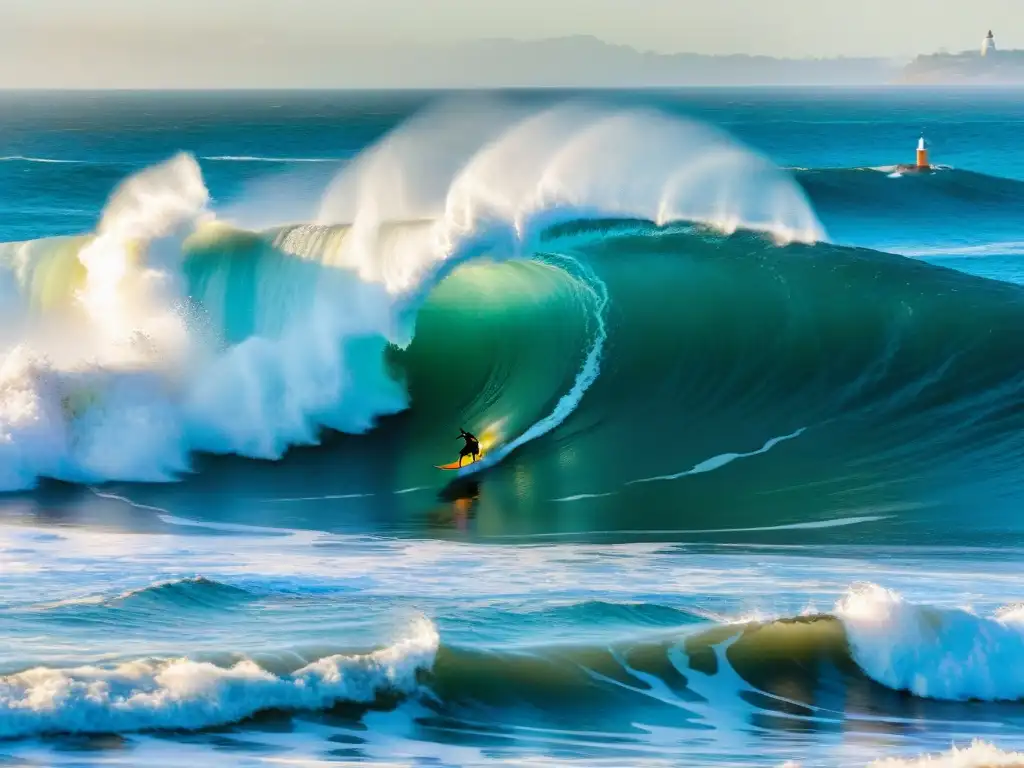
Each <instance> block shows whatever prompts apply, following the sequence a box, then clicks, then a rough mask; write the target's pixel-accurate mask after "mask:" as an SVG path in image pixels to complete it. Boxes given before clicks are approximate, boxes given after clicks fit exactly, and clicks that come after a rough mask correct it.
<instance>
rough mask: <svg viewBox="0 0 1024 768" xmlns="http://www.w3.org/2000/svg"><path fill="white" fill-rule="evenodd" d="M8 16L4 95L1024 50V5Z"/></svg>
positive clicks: (227, 1) (110, 3) (149, 0)
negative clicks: (209, 74)
mask: <svg viewBox="0 0 1024 768" xmlns="http://www.w3.org/2000/svg"><path fill="white" fill-rule="evenodd" d="M0 10H2V11H3V13H2V14H0V16H2V23H0V85H14V84H18V83H22V84H28V85H36V84H42V85H61V84H66V85H78V84H82V83H83V82H87V81H88V82H92V81H95V80H103V79H104V78H111V77H113V76H114V74H115V73H116V71H117V70H118V69H119V68H122V67H124V66H125V65H126V63H128V64H130V67H131V68H132V69H133V70H134V71H133V73H132V76H133V77H134V78H135V80H133V82H135V81H138V82H143V81H146V79H147V78H151V79H154V81H161V82H164V81H167V80H168V78H170V79H171V80H173V78H174V77H175V72H177V71H179V70H180V71H182V72H187V71H191V70H192V69H197V71H198V68H199V66H200V62H201V63H202V66H203V67H211V66H213V67H217V68H224V69H225V71H228V70H230V71H232V72H234V73H235V74H234V75H232V76H233V77H234V78H235V79H238V78H241V79H242V80H245V78H246V77H247V76H246V75H245V72H246V71H248V70H250V69H251V70H253V72H254V74H253V75H252V77H253V78H258V77H259V76H260V75H258V72H260V71H263V70H265V68H266V67H268V66H269V61H270V60H273V61H274V64H275V66H276V67H277V69H278V71H279V72H284V73H287V71H289V70H290V69H294V70H295V78H296V81H297V82H296V84H301V80H302V77H304V74H303V72H302V71H301V69H302V68H301V67H299V66H298V64H296V65H295V66H292V65H291V64H290V59H291V58H292V57H293V56H294V58H295V61H296V62H297V61H298V59H300V58H303V57H305V58H306V59H308V58H309V57H310V56H312V55H314V54H315V55H319V56H320V57H321V59H322V60H323V61H329V60H332V61H336V62H338V65H339V66H346V67H347V66H358V63H357V62H355V61H350V60H349V59H350V58H351V55H350V49H352V48H353V47H355V46H364V45H394V44H403V43H411V42H415V43H433V44H437V43H452V42H459V41H464V40H471V39H479V38H489V37H509V38H518V39H527V40H529V39H537V38H546V37H557V36H564V35H594V36H597V37H600V38H602V39H604V40H607V41H609V42H614V43H622V44H627V45H631V46H634V47H636V48H639V49H643V50H654V51H659V52H663V53H676V52H696V53H758V54H769V55H774V56H785V57H806V56H822V57H827V56H838V55H843V56H893V57H905V58H909V57H912V56H913V55H915V54H917V53H923V52H934V51H936V50H939V49H943V48H946V49H950V50H954V51H958V50H963V49H966V48H976V47H978V46H979V44H980V42H981V38H982V36H983V35H984V33H985V32H986V31H987V30H988V29H989V28H990V27H991V28H992V29H993V30H994V31H995V33H996V40H997V43H998V44H999V46H1000V47H1003V48H1013V47H1020V48H1024V0H0ZM186 57H189V58H192V57H194V61H193V62H192V63H189V62H187V61H184V60H183V59H185V58H186ZM195 75H196V76H198V74H197V73H195ZM282 77H284V78H285V79H287V75H286V74H282ZM240 84H246V83H244V82H243V83H240ZM253 84H257V83H253Z"/></svg>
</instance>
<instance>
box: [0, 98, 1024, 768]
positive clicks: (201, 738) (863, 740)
mask: <svg viewBox="0 0 1024 768" xmlns="http://www.w3.org/2000/svg"><path fill="white" fill-rule="evenodd" d="M0 102H2V106H3V109H2V110H0V156H2V158H0V241H2V242H0V267H2V270H0V313H2V314H3V324H2V328H3V330H2V331H0V342H2V344H3V357H2V359H0V488H2V490H3V491H4V492H5V493H4V495H3V496H2V497H0V577H2V584H3V590H2V591H0V639H2V642H0V756H2V759H6V760H8V761H10V762H13V763H14V764H28V765H35V764H40V765H51V764H66V765H83V764H99V763H104V764H109V763H123V764H129V765H139V764H146V765H181V764H182V763H184V762H185V761H189V762H192V763H195V764H197V765H203V764H217V765H223V764H234V765H263V764H268V763H281V762H286V763H292V764H317V765H319V764H331V763H332V762H336V763H340V764H350V763H353V762H355V763H360V762H365V763H371V764H374V763H377V764H388V765H392V764H399V765H406V764H410V765H411V764H417V765H419V764H422V765H460V766H461V765H483V764H491V763H502V764H506V763H508V764H523V763H530V762H532V763H540V764H552V765H568V764H581V765H630V766H633V765H652V766H653V765H658V766H660V765H748V764H749V765H781V764H783V763H786V762H787V761H794V762H796V763H799V764H800V765H806V766H811V765H821V766H834V765H843V766H846V765H848V766H862V765H867V764H868V763H870V762H871V761H873V760H876V759H883V758H894V759H904V760H908V761H910V760H913V759H914V758H915V757H916V756H917V755H920V754H922V753H925V752H939V751H944V750H948V749H949V747H950V744H951V742H952V743H956V744H958V745H960V746H961V747H963V748H965V749H967V751H965V752H961V753H958V754H955V755H954V754H950V755H947V757H948V759H949V760H951V761H952V762H950V763H949V764H950V765H954V764H955V765H990V764H992V761H993V760H995V759H1005V760H1011V761H1012V757H1009V756H1007V753H1008V751H1010V750H1013V749H1014V748H1020V747H1022V742H1024V736H1022V734H1024V731H1022V724H1024V721H1022V716H1024V708H1022V707H1021V705H1020V704H1019V700H1020V699H1021V698H1022V697H1024V613H1022V612H1021V609H1020V608H1019V606H1018V601H1020V600H1021V591H1020V584H1021V578H1020V577H1021V572H1022V569H1021V565H1020V563H1021V555H1022V553H1024V549H1022V547H1024V535H1022V534H1024V527H1022V525H1021V524H1020V523H1019V510H1020V509H1021V508H1022V507H1021V505H1022V502H1024V485H1022V484H1021V482H1020V480H1019V478H1020V471H1019V465H1020V459H1021V457H1022V455H1024V429H1022V428H1024V423H1022V418H1024V416H1022V412H1021V409H1020V407H1019V402H1020V393H1021V390H1022V387H1024V375H1022V372H1021V365H1020V360H1021V359H1022V353H1024V340H1022V337H1021V335H1020V333H1019V331H1020V330H1021V328H1022V327H1024V288H1022V287H1020V283H1022V282H1024V271H1022V270H1021V267H1020V263H1021V262H1020V259H1021V253H1022V250H1021V244H1022V243H1024V239H1021V237H1020V235H1019V233H1018V232H1017V229H1018V226H1019V225H1018V221H1017V219H1018V215H1017V214H1018V209H1019V208H1020V206H1021V203H1022V202H1024V162H1022V161H1021V160H1020V157H1019V154H1018V153H1017V152H1016V148H1015V141H1016V138H1015V137H1016V135H1017V133H1018V132H1019V129H1020V127H1021V125H1022V124H1024V99H1021V98H1019V96H1018V95H1017V94H1015V93H1014V92H1010V91H999V92H985V91H982V92H975V91H967V90H959V91H954V92H928V91H919V90H915V91H900V90H889V91H885V92H855V91H842V92H830V93H820V92H811V91H780V90H760V91H739V90H723V91H707V90H702V91H694V92H679V93H660V92H651V93H645V94H623V93H609V94H587V95H586V96H585V98H584V97H581V95H579V94H560V93H544V94H535V93H514V94H504V95H494V94H491V95H465V94H462V95H457V96H452V95H444V94H359V95H346V94H299V95H296V94H274V93H256V94H229V95H224V94H220V95H216V96H212V95H197V94H173V95H147V94H113V95H95V94H80V95H71V94H63V95H41V94H17V95H13V94H5V95H2V96H0ZM922 128H924V129H925V130H926V132H927V135H928V136H929V138H930V139H931V142H932V153H933V160H934V161H936V162H938V163H940V164H941V166H940V167H939V169H938V170H937V171H936V172H935V173H934V174H930V175H914V174H898V173H893V167H892V166H893V165H894V164H895V163H898V162H905V161H907V160H909V159H910V155H911V151H912V149H913V147H914V145H915V143H916V139H917V135H918V132H919V131H920V130H921V129H922ZM460 427H464V428H466V429H469V430H470V431H472V432H475V433H476V434H478V435H480V436H481V438H482V440H483V443H484V447H485V451H486V456H485V459H484V460H483V461H482V462H481V463H479V464H477V465H475V466H473V467H470V468H467V469H465V470H462V471H461V472H452V473H443V472H440V471H438V470H436V469H435V468H434V465H435V464H441V463H444V462H446V461H450V460H451V459H452V458H453V457H454V456H455V455H456V453H457V449H458V447H459V445H460V443H459V442H458V441H457V440H456V439H455V436H456V434H457V433H458V430H459V428H460ZM973 739H982V740H983V741H984V742H986V743H987V744H989V745H992V746H987V745H985V744H979V745H977V746H975V747H973V748H969V747H970V743H971V741H972V740H973ZM968 748H969V749H968ZM998 750H1003V752H999V751H998ZM993 754H995V757H993Z"/></svg>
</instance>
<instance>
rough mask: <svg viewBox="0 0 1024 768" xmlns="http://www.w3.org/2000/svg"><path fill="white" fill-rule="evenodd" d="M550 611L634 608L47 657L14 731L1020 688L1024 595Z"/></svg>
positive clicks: (862, 722) (833, 709)
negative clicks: (572, 627)
mask: <svg viewBox="0 0 1024 768" xmlns="http://www.w3.org/2000/svg"><path fill="white" fill-rule="evenodd" d="M175 609H176V610H185V611H188V610H191V608H190V606H187V605H183V604H178V605H176V606H175ZM536 620H537V621H544V622H547V623H549V624H550V623H551V622H562V621H569V622H575V621H585V622H587V626H592V627H593V626H602V625H605V626H607V625H609V623H611V624H613V625H614V624H616V623H619V622H621V623H622V630H620V631H619V632H618V633H617V636H616V637H613V638H612V639H610V640H609V641H608V642H600V641H598V642H594V641H593V640H590V641H588V642H586V643H581V642H572V641H569V642H563V643H553V644H548V645H532V646H530V645H525V646H520V647H515V648H512V649H508V648H499V647H495V648H487V647H480V646H478V645H474V646H459V645H446V644H442V643H441V640H440V638H439V636H438V630H437V629H436V628H435V627H434V626H433V625H431V624H430V623H429V622H426V620H418V621H416V622H414V623H413V625H412V627H411V628H410V629H409V630H408V632H407V636H406V637H404V638H402V639H399V640H398V641H396V642H395V643H393V644H392V645H390V646H386V647H383V648H380V649H378V650H375V651H372V652H369V653H366V652H362V653H355V652H352V651H342V652H335V653H332V654H330V655H325V656H322V657H318V658H315V659H312V660H303V659H299V660H297V659H296V654H295V653H292V652H284V653H281V654H280V658H279V659H277V660H276V661H274V660H272V659H273V654H271V653H269V652H266V653H263V654H262V657H263V658H262V659H261V660H260V661H256V660H254V659H251V658H248V657H242V656H239V655H238V654H229V653H222V654H220V655H219V656H218V657H217V658H213V657H211V658H210V659H209V660H197V659H189V658H144V659H134V660H128V661H123V662H121V663H119V664H99V665H93V666H82V667H68V668H61V669H56V668H49V667H38V668H35V669H29V670H24V671H17V672H14V673H11V674H7V675H4V676H2V677H0V714H3V715H4V717H2V718H0V723H2V730H0V738H20V737H26V736H33V735H38V734H47V733H129V732H133V731H140V730H202V729H207V728H210V727H214V726H219V725H227V724H232V723H236V722H239V721H243V720H246V719H248V718H250V717H252V716H255V715H257V714H259V713H261V712H267V711H275V712H279V713H280V712H286V713H294V712H298V713H302V712H315V711H323V710H328V711H329V710H333V709H335V708H337V707H343V708H344V707H348V708H353V707H354V708H355V709H356V710H357V711H364V710H365V709H366V708H369V707H374V708H384V709H387V708H392V707H394V706H395V705H397V704H399V703H401V702H402V701H403V700H406V699H412V700H414V701H416V702H417V703H419V704H420V705H422V706H423V707H425V708H426V709H427V711H428V714H429V715H430V716H431V717H437V718H441V719H445V720H447V721H448V724H449V726H452V727H455V728H460V727H461V728H465V727H467V726H469V725H470V724H472V723H474V722H475V723H477V724H481V723H495V722H496V718H495V717H494V713H495V711H500V712H501V713H502V716H501V718H500V723H501V725H502V726H503V727H512V728H515V727H533V728H536V727H537V726H541V727H542V728H543V727H546V726H550V725H551V723H550V720H549V718H551V717H556V720H557V722H559V723H560V727H563V728H580V729H584V728H586V729H587V730H591V731H592V730H594V729H593V727H592V724H593V722H594V720H595V718H598V719H599V721H601V722H604V723H605V724H606V728H607V736H608V738H610V739H616V738H621V739H624V740H626V741H630V740H632V739H634V738H640V734H637V733H632V729H631V728H629V727H627V725H628V723H627V722H626V721H623V720H622V719H621V718H620V717H619V716H618V714H617V713H623V712H625V713H628V718H629V721H628V722H633V723H635V722H643V723H648V724H651V725H657V724H659V723H663V724H665V725H670V726H671V727H674V728H683V729H696V730H707V729H709V728H710V729H715V730H718V729H721V731H722V733H723V734H724V735H723V737H724V738H727V737H728V735H729V733H730V730H729V726H730V724H732V725H735V724H736V723H747V724H748V726H749V727H754V728H756V729H760V730H764V731H776V730H780V731H785V730H790V729H798V730H800V729H825V730H832V729H837V728H843V729H846V730H848V729H850V728H853V729H855V730H858V731H860V730H863V731H864V732H865V733H870V732H871V731H872V730H873V729H874V728H876V727H877V726H878V724H879V723H882V724H886V726H887V727H889V728H896V729H899V728H902V727H905V726H906V727H913V723H914V722H915V718H920V717H921V716H922V713H924V714H925V715H926V716H927V717H929V718H931V719H936V720H938V719H956V718H963V717H965V715H964V712H963V711H961V710H957V709H956V708H955V702H958V701H966V700H975V701H977V700H982V701H990V702H995V701H1003V700H1017V699H1020V698H1021V697H1022V694H1024V690H1021V688H1020V686H1019V683H1018V681H1019V679H1020V678H1019V676H1018V675H1015V674H1007V670H1009V671H1010V672H1012V671H1013V670H1016V669H1017V668H1018V667H1019V666H1020V664H1021V663H1022V661H1024V645H1022V639H1021V638H1022V637H1024V634H1022V627H1021V617H1020V611H1019V609H1016V610H1014V609H1006V610H1004V611H1001V612H999V613H998V614H997V615H995V616H993V617H984V616H978V615H975V614H973V613H970V612H968V611H965V610H960V609H952V610H951V609H947V608H938V607H934V606H928V605H915V604H912V603H909V602H906V601H905V600H904V599H903V598H902V597H900V596H899V595H898V594H895V593H893V592H890V591H887V590H884V589H881V588H879V587H877V586H874V585H860V586H855V587H853V588H851V589H850V591H849V592H848V593H847V595H846V596H845V597H844V598H843V599H841V600H840V601H839V603H838V604H837V605H836V607H835V609H834V610H833V611H832V612H831V613H827V614H825V613H817V614H815V613H811V614H807V615H802V616H795V617H782V618H778V619H767V620H756V621H755V620H751V621H738V622H735V623H729V624H716V623H713V622H711V621H709V620H708V619H707V618H706V617H702V616H701V615H700V614H699V613H694V612H690V611H685V610H678V609H672V608H669V607H667V606H661V605H657V604H631V605H618V604H615V603H606V602H591V603H584V604H576V605H570V606H562V607H547V608H545V609H544V610H543V611H541V612H539V613H538V615H537V616H536ZM442 634H443V633H442ZM904 691H906V692H909V693H911V694H913V697H907V696H904V695H901V693H902V692H904ZM974 715H975V716H976V715H977V713H976V711H975V712H974ZM588 723H590V724H591V726H588V725H587V724H588ZM616 734H617V736H616ZM631 734H632V735H631ZM623 743H625V742H623Z"/></svg>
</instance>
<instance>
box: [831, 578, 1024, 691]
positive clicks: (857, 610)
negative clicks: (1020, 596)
mask: <svg viewBox="0 0 1024 768" xmlns="http://www.w3.org/2000/svg"><path fill="white" fill-rule="evenodd" d="M835 614H836V616H837V617H838V618H839V619H840V620H841V621H842V622H843V626H844V627H845V630H846V635H847V638H848V640H849V644H850V650H851V652H852V654H853V658H854V660H855V661H856V662H857V664H858V665H859V666H860V667H861V669H863V670H864V672H865V673H866V674H867V675H868V676H869V677H871V678H872V679H874V680H875V681H877V682H879V683H882V684H883V685H886V686H888V687H889V688H893V689H895V690H903V691H909V692H911V693H913V694H914V695H916V696H921V697H925V698H932V699H946V700H960V701H962V700H972V699H980V700H985V701H1015V700H1019V699H1022V698H1024V607H1021V606H1014V607H1008V608H1004V609H1003V610H1001V611H999V612H997V613H996V614H995V615H994V616H991V617H985V616H978V615H977V614H975V613H973V612H971V611H970V610H968V609H964V608H957V609H943V608H937V607H933V606H922V605H915V604H913V603H910V602H908V601H906V600H905V599H904V598H903V597H901V596H900V595H899V594H897V593H896V592H893V591H892V590H888V589H884V588H883V587H879V586H877V585H874V584H865V585H860V586H857V587H855V588H853V589H851V590H850V592H849V593H848V594H847V595H846V596H845V597H844V598H843V599H842V600H840V602H839V604H838V605H837V606H836V610H835Z"/></svg>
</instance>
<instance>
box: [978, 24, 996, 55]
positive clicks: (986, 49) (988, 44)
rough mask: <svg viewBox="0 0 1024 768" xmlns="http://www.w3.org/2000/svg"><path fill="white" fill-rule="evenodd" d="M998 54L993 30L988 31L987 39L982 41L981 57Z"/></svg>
mask: <svg viewBox="0 0 1024 768" xmlns="http://www.w3.org/2000/svg"><path fill="white" fill-rule="evenodd" d="M995 52H996V39H995V38H994V37H992V30H991V29H990V30H989V31H988V34H987V35H985V39H984V40H982V41H981V55H982V56H988V55H989V54H991V53H995Z"/></svg>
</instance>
